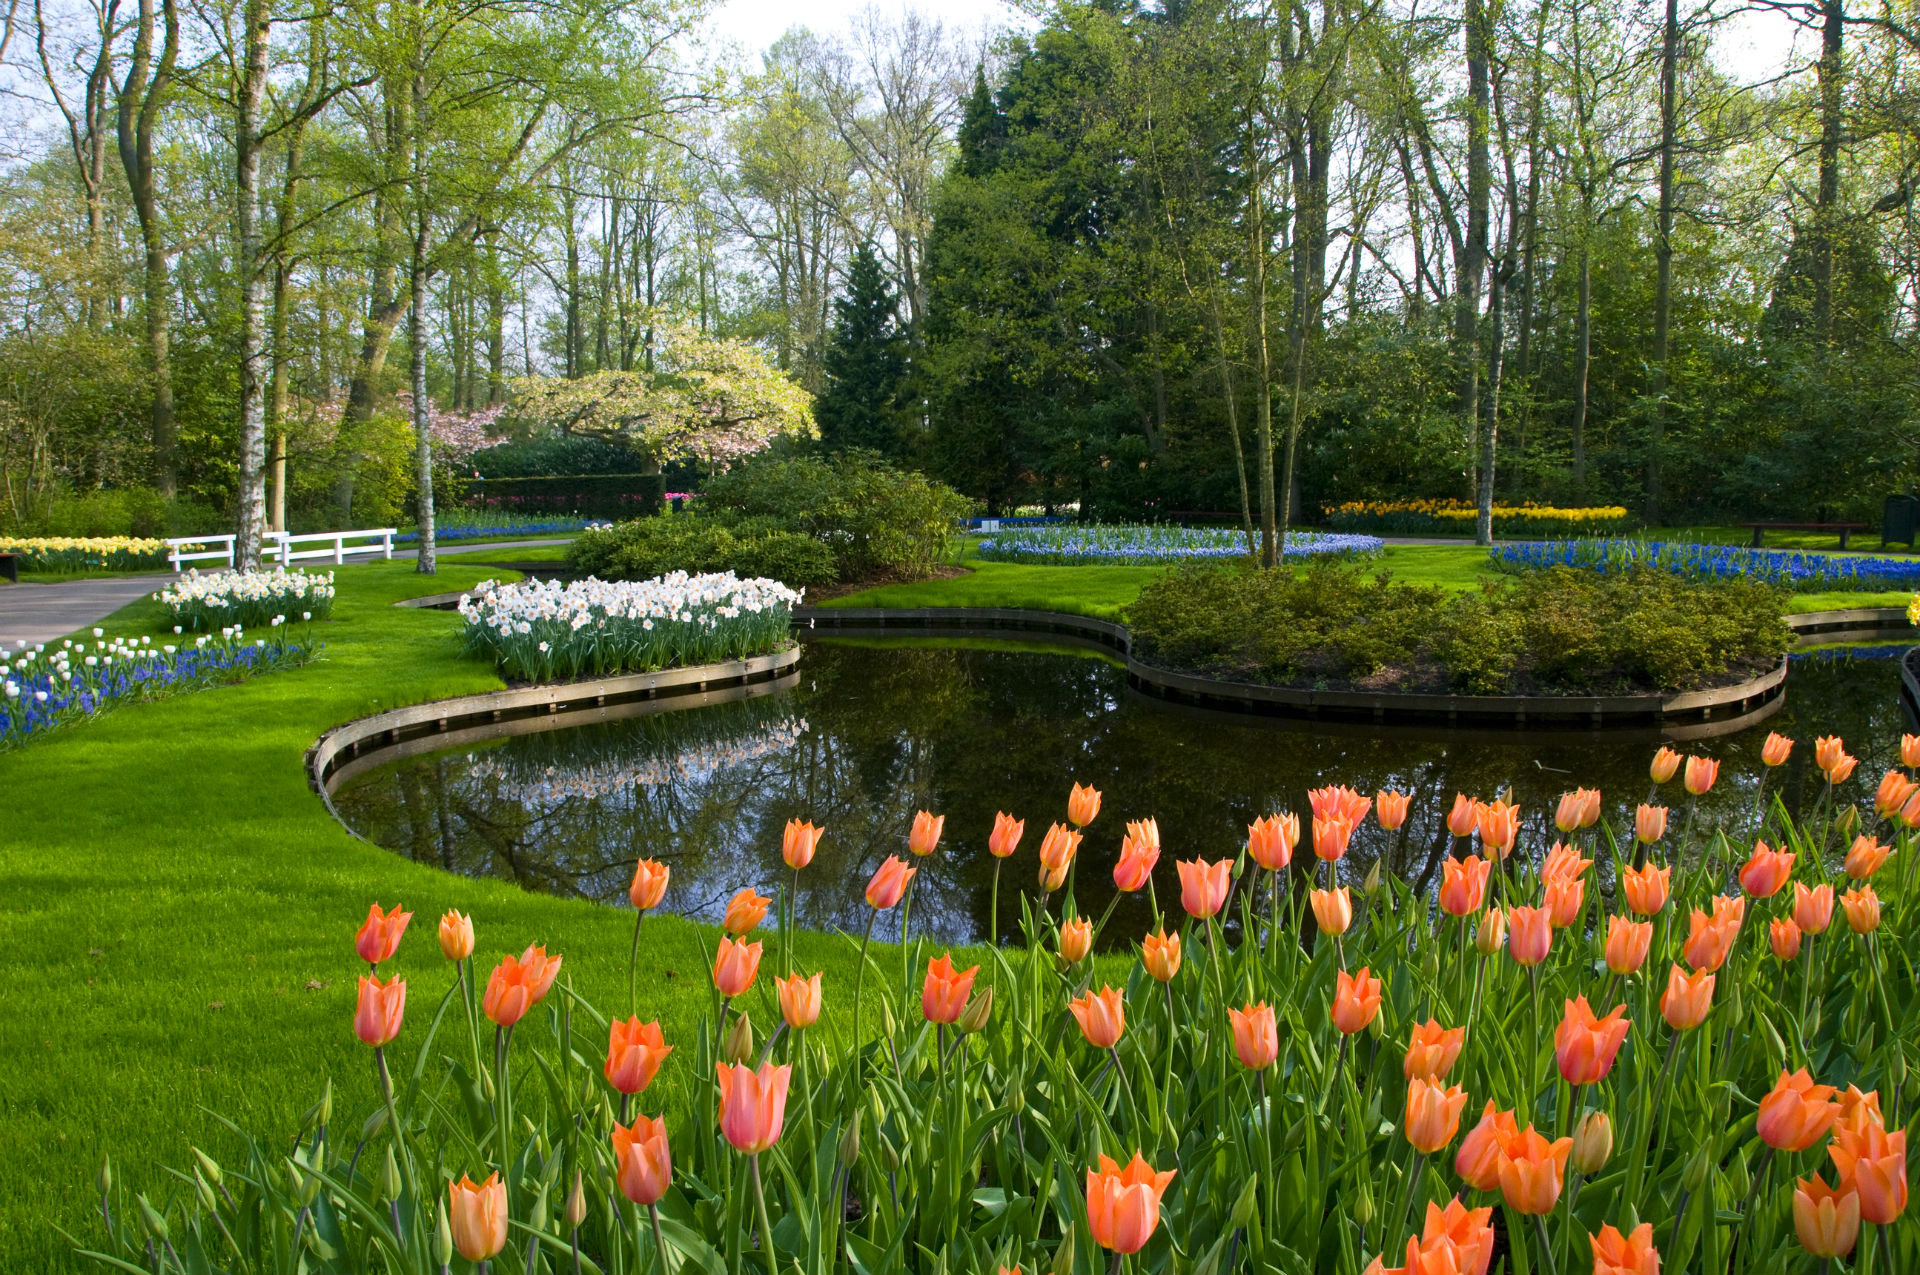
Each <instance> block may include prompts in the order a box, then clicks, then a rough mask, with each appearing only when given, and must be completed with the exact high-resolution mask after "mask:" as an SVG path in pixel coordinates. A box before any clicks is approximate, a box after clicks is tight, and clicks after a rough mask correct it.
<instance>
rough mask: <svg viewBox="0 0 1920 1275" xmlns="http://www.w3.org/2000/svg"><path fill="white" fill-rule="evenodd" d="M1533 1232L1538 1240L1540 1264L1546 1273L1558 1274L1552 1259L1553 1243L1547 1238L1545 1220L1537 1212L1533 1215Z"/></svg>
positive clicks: (1548, 1274)
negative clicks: (1545, 1269)
mask: <svg viewBox="0 0 1920 1275" xmlns="http://www.w3.org/2000/svg"><path fill="white" fill-rule="evenodd" d="M1533 1233H1534V1235H1535V1236H1536V1237H1538V1238H1539V1240H1540V1264H1541V1265H1542V1266H1544V1267H1546V1268H1547V1275H1559V1270H1560V1268H1559V1267H1558V1266H1556V1265H1555V1264H1554V1261H1553V1244H1552V1243H1551V1242H1550V1241H1549V1240H1548V1239H1547V1220H1546V1219H1545V1218H1544V1217H1542V1216H1541V1215H1540V1214H1538V1213H1535V1214H1534V1215H1533Z"/></svg>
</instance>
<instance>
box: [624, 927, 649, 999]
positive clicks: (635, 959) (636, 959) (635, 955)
mask: <svg viewBox="0 0 1920 1275" xmlns="http://www.w3.org/2000/svg"><path fill="white" fill-rule="evenodd" d="M646 919H647V910H646V909H645V908H636V909H635V910H634V913H633V950H632V951H631V952H629V953H628V954H627V1014H628V1016H629V1017H631V1016H632V1015H633V1014H635V1013H637V1012H639V1011H638V1010H637V1009H636V1008H635V1006H636V1004H637V1003H638V1002H637V1001H636V1000H635V997H634V977H635V971H636V970H637V969H638V968H639V966H640V922H642V921H644V920H646Z"/></svg>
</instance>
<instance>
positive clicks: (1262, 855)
mask: <svg viewBox="0 0 1920 1275" xmlns="http://www.w3.org/2000/svg"><path fill="white" fill-rule="evenodd" d="M1287 818H1288V819H1292V820H1293V824H1292V830H1291V831H1292V835H1291V836H1289V835H1288V831H1289V829H1288V825H1287V824H1286V823H1285V822H1284V821H1283V820H1282V819H1281V817H1280V816H1279V815H1268V816H1266V817H1265V818H1263V819H1255V820H1254V821H1253V822H1252V823H1250V824H1248V825H1247V854H1248V856H1249V857H1250V858H1252V860H1253V861H1254V862H1255V863H1257V864H1259V865H1260V866H1261V867H1263V868H1265V869H1266V870H1267V871H1269V872H1278V871H1279V870H1280V869H1281V868H1284V867H1286V866H1287V865H1288V864H1289V863H1292V862H1293V843H1294V839H1295V838H1297V837H1298V836H1299V835H1300V821H1299V820H1298V819H1295V818H1294V817H1293V816H1292V815H1288V816H1287Z"/></svg>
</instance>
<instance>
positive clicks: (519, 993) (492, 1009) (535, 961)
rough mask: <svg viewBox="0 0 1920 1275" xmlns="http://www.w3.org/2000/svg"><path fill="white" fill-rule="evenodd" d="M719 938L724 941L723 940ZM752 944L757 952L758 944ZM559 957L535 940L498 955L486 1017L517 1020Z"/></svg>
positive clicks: (543, 990)
mask: <svg viewBox="0 0 1920 1275" xmlns="http://www.w3.org/2000/svg"><path fill="white" fill-rule="evenodd" d="M721 942H722V943H723V944H724V943H725V942H726V940H725V939H722V940H721ZM754 947H755V950H756V952H757V951H758V948H759V944H757V943H756V944H755V945H754ZM561 960H562V958H561V957H558V956H548V955H547V949H546V948H545V947H542V946H539V945H537V944H536V945H535V946H533V947H530V948H528V949H527V950H526V951H524V952H522V953H521V954H520V959H519V960H517V961H516V960H515V959H514V958H513V957H511V956H507V957H503V958H501V961H500V964H498V965H496V966H494V969H493V973H492V974H491V975H490V976H489V977H488V978H487V991H486V994H485V995H484V996H483V997H481V1000H480V1004H481V1008H482V1009H484V1010H485V1011H486V1014H487V1017H488V1018H490V1019H492V1020H493V1021H494V1022H495V1023H496V1024H498V1025H499V1026H501V1027H511V1026H513V1025H514V1024H515V1023H517V1022H519V1021H520V1020H521V1019H522V1018H524V1017H525V1016H526V1013H527V1011H528V1010H530V1009H532V1008H533V1007H534V1006H535V1005H538V1004H539V1003H540V999H541V998H542V997H543V996H545V995H546V994H547V989H548V988H549V987H552V986H553V979H554V976H555V975H557V974H558V973H559V972H560V962H561Z"/></svg>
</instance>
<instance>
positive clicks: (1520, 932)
mask: <svg viewBox="0 0 1920 1275" xmlns="http://www.w3.org/2000/svg"><path fill="white" fill-rule="evenodd" d="M1507 911H1508V914H1509V915H1508V920H1509V922H1510V923H1511V924H1512V926H1513V934H1512V936H1511V937H1510V938H1509V939H1508V940H1507V950H1508V951H1510V952H1512V953H1513V959H1514V960H1515V961H1517V962H1519V963H1520V964H1522V965H1538V964H1539V963H1540V962H1542V961H1544V960H1546V959H1547V952H1548V951H1549V950H1551V949H1552V947H1553V916H1552V914H1551V913H1549V912H1548V911H1547V910H1546V909H1545V908H1522V907H1515V908H1508V909H1507Z"/></svg>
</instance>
